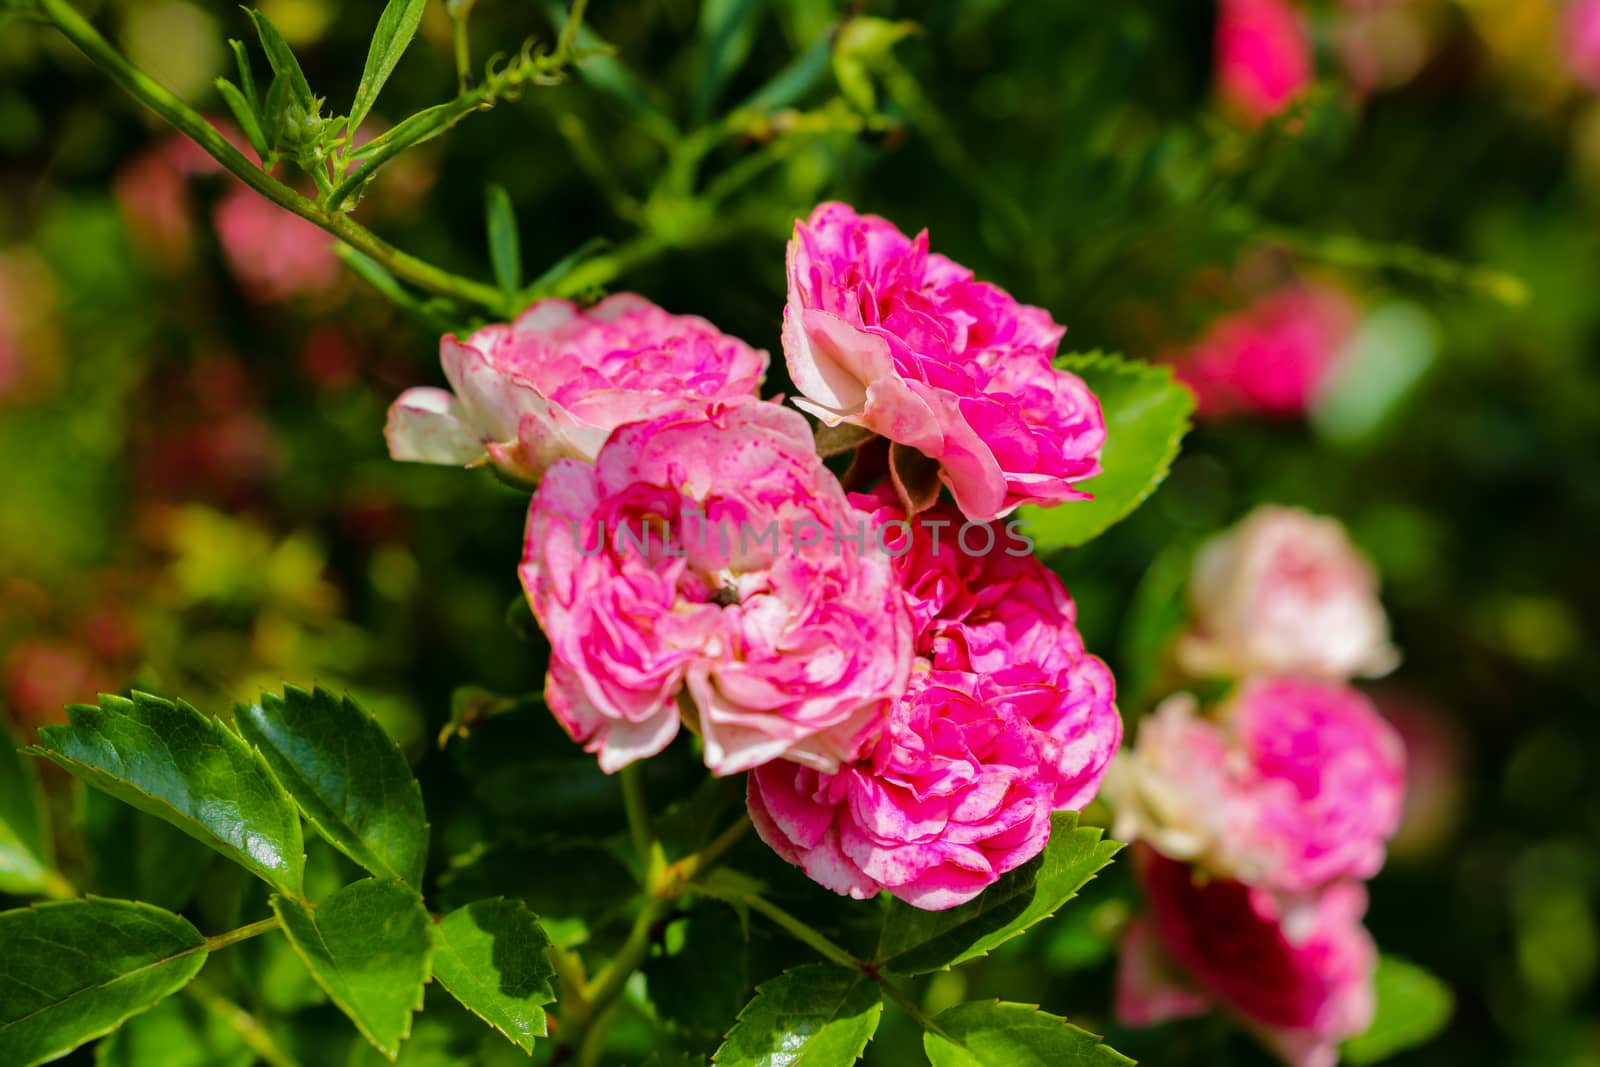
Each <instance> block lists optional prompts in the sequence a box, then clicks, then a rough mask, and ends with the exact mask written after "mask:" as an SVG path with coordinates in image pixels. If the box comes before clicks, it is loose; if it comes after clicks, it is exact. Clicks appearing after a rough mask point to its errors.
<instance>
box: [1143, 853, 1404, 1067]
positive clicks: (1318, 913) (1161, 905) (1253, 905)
mask: <svg viewBox="0 0 1600 1067" xmlns="http://www.w3.org/2000/svg"><path fill="white" fill-rule="evenodd" d="M1134 859H1135V866H1136V869H1137V870H1138V872H1139V876H1140V881H1141V883H1142V885H1143V888H1144V892H1145V897H1146V899H1147V901H1148V902H1149V905H1150V916H1149V918H1148V919H1143V920H1137V921H1136V922H1135V923H1134V924H1133V925H1131V926H1130V928H1129V929H1128V931H1127V932H1126V933H1125V934H1124V937H1123V942H1122V950H1121V954H1120V957H1121V958H1120V964H1119V975H1118V982H1117V997H1116V1009H1117V1016H1118V1018H1120V1019H1121V1020H1122V1021H1123V1022H1125V1023H1127V1024H1128V1025H1134V1026H1142V1025H1148V1024H1152V1023H1156V1022H1160V1021H1162V1020H1164V1019H1170V1018H1176V1017H1180V1016H1184V1015H1192V1014H1196V1013H1197V1012H1198V1011H1199V1010H1200V1009H1201V1006H1202V1003H1203V1001H1211V1002H1214V1003H1216V1004H1219V1005H1220V1006H1222V1007H1224V1008H1226V1009H1227V1010H1229V1011H1230V1012H1232V1013H1234V1014H1235V1015H1237V1016H1238V1017H1239V1018H1240V1019H1241V1020H1242V1021H1243V1022H1244V1023H1245V1024H1246V1025H1247V1026H1249V1027H1250V1028H1251V1029H1252V1030H1254V1031H1255V1032H1256V1034H1257V1035H1258V1036H1259V1037H1260V1039H1261V1040H1262V1042H1263V1044H1265V1045H1266V1046H1267V1047H1268V1048H1269V1049H1271V1050H1272V1051H1273V1052H1274V1053H1275V1054H1276V1055H1277V1056H1278V1058H1279V1059H1281V1060H1282V1061H1283V1062H1284V1063H1286V1064H1289V1065H1290V1067H1333V1065H1334V1064H1335V1063H1337V1062H1338V1058H1339V1044H1340V1042H1342V1041H1344V1040H1345V1039H1347V1038H1350V1037H1353V1036H1355V1035H1357V1034H1359V1033H1362V1032H1363V1031H1365V1030H1366V1028H1367V1027H1368V1026H1369V1025H1370V1024H1371V1022H1372V1015H1373V1010H1374V994H1373V972H1374V970H1375V968H1376V966H1377V950H1376V948H1375V947H1374V945H1373V943H1372V938H1371V936H1370V935H1369V934H1368V933H1367V931H1366V929H1365V928H1364V927H1363V926H1362V925H1361V917H1362V915H1363V914H1364V913H1365V911H1366V906H1367V895H1366V890H1365V889H1364V888H1363V887H1362V886H1360V885H1358V884H1353V883H1339V884H1336V885H1332V886H1329V887H1328V888H1326V889H1324V890H1323V891H1321V892H1320V893H1319V894H1318V895H1317V897H1316V898H1315V900H1314V902H1313V903H1312V904H1311V906H1310V916H1311V918H1310V921H1309V922H1308V923H1307V924H1306V928H1305V929H1303V930H1301V931H1299V932H1298V933H1297V934H1291V932H1290V931H1289V930H1288V929H1287V928H1286V927H1285V926H1284V925H1283V923H1282V922H1281V921H1280V919H1281V916H1280V913H1279V911H1278V905H1277V902H1276V901H1275V900H1274V898H1273V897H1272V896H1271V895H1269V894H1267V893H1263V892H1261V891H1260V890H1256V889H1252V888H1250V887H1249V886H1246V885H1244V884H1242V883H1240V882H1235V881H1227V880H1221V879H1215V878H1206V877H1203V876H1201V877H1197V876H1196V875H1194V874H1193V873H1191V871H1190V869H1189V868H1188V867H1187V866H1186V865H1184V864H1182V863H1178V862H1175V861H1173V860H1169V859H1166V858H1164V857H1162V856H1161V855H1159V854H1158V853H1156V852H1154V851H1152V850H1150V849H1148V848H1144V847H1139V848H1138V849H1137V851H1136V853H1135V857H1134Z"/></svg>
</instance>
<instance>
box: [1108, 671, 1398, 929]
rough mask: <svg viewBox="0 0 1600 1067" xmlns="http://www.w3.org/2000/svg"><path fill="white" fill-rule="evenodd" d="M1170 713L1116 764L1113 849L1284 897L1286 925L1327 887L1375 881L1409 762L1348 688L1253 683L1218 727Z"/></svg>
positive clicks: (1174, 709) (1160, 714)
mask: <svg viewBox="0 0 1600 1067" xmlns="http://www.w3.org/2000/svg"><path fill="white" fill-rule="evenodd" d="M1190 707H1192V701H1186V700H1184V699H1183V698H1179V699H1177V700H1169V701H1167V702H1165V703H1164V704H1163V705H1162V706H1161V707H1160V708H1159V709H1157V711H1156V713H1155V714H1154V715H1153V716H1151V718H1149V719H1147V720H1146V721H1145V722H1144V723H1143V724H1141V726H1140V729H1139V741H1138V745H1137V746H1136V747H1135V748H1134V749H1133V751H1132V752H1130V753H1128V754H1126V755H1123V756H1119V757H1118V760H1117V762H1116V765H1115V767H1114V769H1113V771H1112V773H1111V775H1110V776H1109V778H1108V779H1107V784H1106V793H1107V796H1108V797H1109V798H1110V799H1111V800H1112V802H1113V803H1114V804H1115V805H1116V808H1117V824H1116V835H1117V836H1118V837H1120V838H1123V839H1124V840H1133V839H1135V838H1142V839H1144V840H1145V841H1147V842H1148V843H1149V844H1150V845H1151V846H1153V847H1154V848H1155V849H1157V850H1158V851H1161V852H1163V853H1165V854H1166V855H1168V856H1169V857H1170V858H1172V859H1178V860H1192V861H1195V862H1196V863H1197V864H1198V865H1199V866H1201V867H1203V868H1205V869H1206V870H1208V871H1210V872H1211V873H1213V874H1216V875H1219V876H1222V877H1226V878H1236V879H1238V880H1239V881H1241V882H1244V883H1246V884H1248V885H1250V886H1252V887H1254V888H1259V889H1263V890H1266V891H1270V892H1272V893H1275V894H1277V895H1278V896H1279V898H1280V900H1281V906H1282V907H1283V908H1284V909H1285V915H1284V918H1285V921H1287V922H1291V923H1292V922H1297V921H1299V919H1300V918H1301V915H1300V911H1301V907H1300V906H1301V905H1302V904H1303V903H1304V900H1303V897H1304V895H1305V894H1308V893H1315V892H1316V891H1318V890H1319V889H1320V888H1321V887H1323V886H1325V885H1328V884H1329V883H1331V882H1334V881H1338V880H1343V879H1361V878H1370V877H1371V876H1372V875H1374V874H1376V873H1377V872H1378V869H1379V868H1380V867H1382V866H1383V859H1384V848H1385V843H1386V842H1387V841H1388V839H1389V838H1390V837H1392V836H1393V835H1394V833H1395V831H1396V830H1397V829H1398V828H1399V825H1400V813H1401V806H1402V804H1403V801H1404V798H1405V750H1404V748H1403V746H1402V745H1401V743H1400V738H1399V736H1398V735H1397V734H1396V733H1395V732H1394V730H1393V728H1392V727H1390V726H1389V724H1388V723H1386V722H1385V721H1384V720H1383V719H1382V717H1381V716H1379V715H1378V713H1377V711H1376V709H1374V708H1373V706H1372V704H1371V702H1370V701H1368V700H1367V699H1366V697H1364V696H1362V695H1361V694H1360V693H1359V692H1357V691H1356V690H1354V689H1351V688H1350V687H1348V686H1345V685H1341V684H1338V683H1332V682H1319V681H1312V680H1308V679H1299V678H1287V677H1285V678H1267V679H1260V680H1257V681H1253V682H1250V683H1249V684H1247V685H1246V686H1245V687H1244V688H1243V689H1242V690H1240V691H1239V692H1238V693H1237V694H1236V695H1235V696H1234V697H1233V698H1232V699H1231V700H1229V701H1228V702H1227V703H1226V704H1225V705H1224V706H1223V707H1222V709H1221V710H1220V711H1219V713H1218V716H1217V718H1216V720H1215V721H1211V720H1205V719H1199V718H1195V717H1194V716H1193V715H1192V714H1191V712H1190Z"/></svg>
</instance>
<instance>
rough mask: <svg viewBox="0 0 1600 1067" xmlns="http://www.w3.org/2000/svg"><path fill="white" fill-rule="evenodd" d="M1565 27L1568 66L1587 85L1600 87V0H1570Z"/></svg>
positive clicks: (1564, 46) (1563, 27)
mask: <svg viewBox="0 0 1600 1067" xmlns="http://www.w3.org/2000/svg"><path fill="white" fill-rule="evenodd" d="M1562 30H1563V32H1562V35H1561V47H1562V52H1563V54H1564V55H1565V57H1566V60H1567V69H1568V70H1570V71H1571V72H1572V76H1573V77H1575V78H1577V79H1578V80H1579V81H1580V82H1582V83H1583V84H1584V85H1587V86H1588V87H1589V88H1591V89H1600V0H1571V2H1569V3H1568V4H1567V13H1566V18H1565V20H1564V21H1563V23H1562Z"/></svg>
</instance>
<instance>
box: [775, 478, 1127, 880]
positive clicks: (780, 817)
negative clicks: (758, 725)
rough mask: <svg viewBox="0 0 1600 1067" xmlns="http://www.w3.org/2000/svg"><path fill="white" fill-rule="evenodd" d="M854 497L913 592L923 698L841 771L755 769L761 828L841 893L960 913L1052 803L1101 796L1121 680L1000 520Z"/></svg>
mask: <svg viewBox="0 0 1600 1067" xmlns="http://www.w3.org/2000/svg"><path fill="white" fill-rule="evenodd" d="M852 499H853V500H854V501H855V502H856V504H857V505H858V506H860V507H862V508H865V509H870V511H871V513H872V519H873V524H874V527H875V528H876V530H877V531H878V532H877V537H878V540H879V544H880V545H881V546H882V547H883V548H884V549H885V550H886V551H887V552H888V553H889V554H890V555H891V556H892V557H893V558H894V566H895V572H896V574H897V575H898V577H899V579H900V582H901V584H902V585H903V586H904V588H905V596H906V600H907V603H908V604H909V607H910V612H911V617H912V620H913V628H914V638H913V644H914V648H915V651H916V653H917V656H918V664H919V665H918V668H917V670H916V671H915V672H914V681H913V683H912V687H911V691H910V692H909V693H908V694H907V696H906V697H905V699H904V700H902V701H901V702H900V704H899V705H898V706H897V708H896V709H895V712H894V714H893V716H892V717H891V720H890V725H889V727H888V729H887V731H886V732H885V734H884V737H883V739H882V740H881V741H880V742H879V744H878V747H877V748H876V749H875V750H874V751H872V752H870V753H864V754H863V755H862V757H861V758H860V759H858V760H857V761H855V762H854V763H852V764H850V765H848V766H846V767H844V768H842V769H841V770H840V771H839V773H838V774H834V775H829V774H815V773H813V772H810V771H808V770H805V769H801V770H799V771H797V770H796V769H795V768H792V767H784V766H777V765H768V766H766V767H763V768H760V769H759V770H757V771H756V772H755V773H753V774H752V775H751V777H750V784H749V787H748V788H749V804H750V813H751V819H752V820H753V821H754V822H755V825H756V829H757V830H758V831H759V832H760V833H761V836H762V838H763V839H764V840H766V841H767V843H768V844H769V845H771V846H772V848H773V850H774V851H776V852H777V853H778V854H779V855H781V856H783V857H784V858H785V859H787V860H789V861H790V862H791V863H795V864H797V865H799V866H800V867H801V868H802V869H803V870H804V871H805V872H806V873H807V874H808V875H810V876H811V877H812V878H813V879H814V880H816V881H817V882H819V883H820V884H822V885H824V886H826V887H828V888H829V889H832V890H834V891H835V892H838V893H848V894H850V895H852V896H856V897H867V896H871V895H873V894H874V893H877V892H878V891H879V890H887V891H888V892H890V893H892V894H894V895H895V896H897V897H899V898H901V899H902V900H905V901H906V902H908V903H910V904H913V905H915V906H916V907H920V908H929V909H941V908H949V907H954V906H955V905H957V904H960V903H963V902H964V901H967V900H970V899H972V897H974V896H976V895H977V894H978V893H980V892H982V891H983V889H984V888H985V887H987V886H988V885H990V884H992V883H993V882H994V881H995V880H996V879H997V878H999V877H1000V876H1001V875H1002V874H1004V873H1005V872H1006V871H1009V870H1012V869H1013V868H1015V867H1016V866H1017V865H1019V864H1021V863H1024V862H1026V861H1027V860H1029V859H1031V858H1032V857H1033V856H1035V855H1037V854H1038V852H1039V850H1040V849H1042V848H1043V847H1044V845H1045V842H1046V840H1047V839H1048V837H1049V819H1048V815H1049V813H1050V812H1051V811H1052V810H1059V809H1070V810H1080V809H1082V808H1083V807H1084V806H1085V805H1087V804H1088V803H1089V801H1090V800H1092V799H1093V798H1094V796H1095V793H1096V791H1097V790H1098V788H1099V784H1100V779H1101V777H1102V776H1103V775H1104V773H1105V771H1106V768H1107V766H1108V765H1109V763H1110V760H1111V757H1112V754H1113V753H1115V751H1116V749H1117V745H1118V744H1119V742H1120V741H1121V736H1122V723H1121V719H1120V718H1119V717H1118V715H1117V711H1116V707H1115V704H1114V703H1113V700H1114V693H1113V683H1112V678H1111V673H1110V672H1109V671H1108V670H1107V669H1106V667H1105V664H1103V663H1102V662H1100V660H1098V659H1096V658H1095V657H1093V656H1091V655H1089V654H1088V653H1087V652H1085V650H1084V647H1083V640H1082V638H1081V637H1079V636H1078V632H1077V627H1076V624H1075V617H1076V612H1075V609H1074V607H1073V604H1072V599H1071V597H1069V596H1068V595H1067V591H1066V589H1065V588H1063V587H1062V585H1061V582H1060V580H1059V579H1057V578H1056V577H1055V575H1053V574H1051V573H1050V571H1049V570H1048V569H1046V568H1045V567H1044V565H1043V564H1041V563H1040V562H1039V561H1038V560H1037V559H1036V558H1034V557H1033V556H1031V555H1028V554H1026V553H1025V552H1023V551H1022V549H1021V546H1019V545H1011V547H1012V548H1013V550H1014V551H1016V552H1017V553H1018V554H1016V555H1008V554H1007V553H1006V552H1005V551H1004V546H1007V545H1008V540H1007V535H1006V533H1005V531H1004V530H1003V529H1001V528H1000V527H999V526H998V524H984V523H964V522H963V520H962V517H961V515H960V513H959V512H957V511H956V510H955V509H954V508H951V507H948V506H944V505H941V506H938V507H935V508H934V509H933V510H931V511H927V512H924V513H923V514H921V515H919V516H916V517H915V518H914V519H910V520H908V519H907V518H906V517H905V515H904V513H903V512H901V511H900V510H899V509H898V507H897V506H896V505H895V504H893V503H891V502H890V500H891V497H890V495H889V493H888V492H887V491H880V492H878V493H875V494H872V495H866V496H857V497H854V498H852ZM958 769H959V771H960V773H959V775H957V774H956V771H957V770H958ZM952 775H954V776H952Z"/></svg>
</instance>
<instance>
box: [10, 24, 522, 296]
mask: <svg viewBox="0 0 1600 1067" xmlns="http://www.w3.org/2000/svg"><path fill="white" fill-rule="evenodd" d="M37 2H38V6H39V11H40V13H41V14H43V16H44V17H45V19H46V20H47V21H49V22H50V23H51V25H53V26H55V28H56V29H57V30H59V31H60V32H61V34H62V36H64V37H66V38H67V40H69V41H71V42H72V44H73V45H74V46H76V47H77V49H78V50H79V51H80V52H82V53H83V54H84V55H85V56H87V57H88V58H89V60H90V61H91V62H92V63H94V64H95V66H97V67H99V68H100V69H101V70H102V71H104V72H105V73H106V74H107V75H108V76H109V77H110V78H111V80H112V81H114V82H116V83H117V84H118V85H120V86H122V88H123V89H124V90H126V91H127V92H128V94H129V95H131V96H132V97H133V98H134V99H136V100H138V101H139V102H140V103H142V104H144V105H145V106H146V107H148V108H150V110H152V111H154V112H155V113H156V114H157V115H160V116H161V117H162V118H163V119H165V120H166V121H167V122H168V123H170V124H171V125H172V126H173V127H175V128H176V129H177V130H178V131H180V132H181V133H183V134H184V135H185V136H187V137H189V139H190V140H192V141H194V142H195V144H197V145H199V146H200V147H201V148H202V149H204V150H205V151H206V153H207V154H209V155H210V156H211V157H212V158H213V159H215V160H216V161H217V162H218V163H220V164H222V166H223V167H224V168H225V169H226V170H227V171H228V172H229V173H231V174H233V175H234V176H235V177H237V178H238V179H239V180H240V181H242V182H244V183H245V184H246V185H248V186H250V188H252V189H254V190H255V191H256V192H258V193H260V194H261V195H262V196H264V197H266V198H267V199H268V200H271V201H272V202H273V203H274V204H277V205H278V206H279V207H281V208H284V209H285V210H287V211H292V212H293V213H294V214H296V215H299V216H300V217H301V218H303V219H305V220H307V221H308V222H312V223H315V224H316V225H317V226H320V227H321V228H322V229H324V230H326V231H328V232H329V233H331V234H333V236H335V237H337V238H338V239H339V240H341V241H343V242H344V243H345V244H347V245H349V246H350V247H352V248H354V249H356V250H358V251H360V252H362V253H363V254H365V255H366V256H368V257H369V258H371V259H373V260H375V261H377V262H378V263H380V264H382V265H383V267H384V269H386V270H388V271H389V273H391V274H393V275H394V276H395V277H396V278H399V279H401V280H403V281H407V282H410V283H411V284H412V285H415V286H417V287H418V288H421V289H426V290H428V291H430V292H434V293H439V294H440V295H442V296H448V297H452V298H454V299H457V300H461V301H464V302H466V303H469V304H475V305H477V306H479V307H482V308H485V309H487V310H489V311H491V312H494V313H496V314H506V315H508V314H509V313H510V312H511V311H512V310H514V309H512V308H510V307H508V305H507V301H506V299H505V296H504V295H503V294H502V293H501V292H500V290H499V289H497V288H495V287H494V286H492V285H485V284H483V283H481V282H475V281H472V280H471V279H469V278H463V277H461V276H460V275H456V274H451V273H450V272H448V271H445V270H442V269H440V268H439V267H436V266H434V265H433V264H431V263H427V262H425V261H423V260H420V259H418V258H416V257H415V256H412V255H409V254H407V253H405V252H402V251H400V250H399V249H397V248H395V247H394V246H393V245H390V244H389V243H388V242H386V241H384V240H383V239H382V238H380V237H378V235H377V234H375V233H373V232H372V231H371V230H368V229H367V228H366V227H364V226H362V225H360V224H359V223H356V222H355V221H353V220H351V219H350V218H348V217H346V216H345V215H344V214H343V213H341V212H338V211H330V210H327V209H324V208H323V207H321V206H320V205H318V204H317V203H316V202H315V201H313V200H310V199H308V198H306V197H304V196H301V195H300V194H299V193H297V192H295V191H294V190H293V189H291V188H289V187H288V186H287V185H285V184H283V183H282V182H280V181H279V180H278V179H276V178H274V177H273V176H272V175H270V174H268V173H267V172H266V171H264V170H262V169H261V168H260V167H258V166H256V165H255V163H253V162H252V161H251V160H250V159H249V158H248V157H247V156H246V155H245V154H244V153H243V152H241V151H239V150H238V149H237V148H235V147H234V146H233V145H231V144H230V143H228V140H227V138H225V137H223V136H222V134H221V133H219V132H217V130H216V128H215V127H213V126H212V125H211V124H210V123H209V122H207V121H206V120H205V119H204V118H203V117H202V116H201V115H200V114H199V113H198V112H197V111H195V110H194V109H193V108H191V107H189V106H188V105H187V104H185V103H184V102H183V101H181V100H179V99H178V98H177V97H176V96H173V95H172V93H170V92H168V91H167V90H166V89H165V88H163V87H162V86H161V85H159V84H158V83H157V82H156V81H155V80H154V79H152V78H151V77H150V76H149V75H147V74H145V73H144V72H143V71H141V70H139V69H138V68H137V67H135V66H134V65H133V64H132V63H130V62H128V60H127V59H125V58H124V57H123V56H122V54H121V53H120V52H118V51H117V50H116V49H115V48H113V47H112V46H111V44H110V43H109V42H107V41H106V39H105V38H104V37H102V36H100V34H99V32H98V31H96V30H95V28H94V27H93V26H91V25H90V24H89V23H88V22H87V21H86V20H85V19H84V18H83V16H82V15H80V14H79V13H78V11H77V10H76V9H75V8H74V7H72V5H71V4H70V3H68V2H67V0H37Z"/></svg>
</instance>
